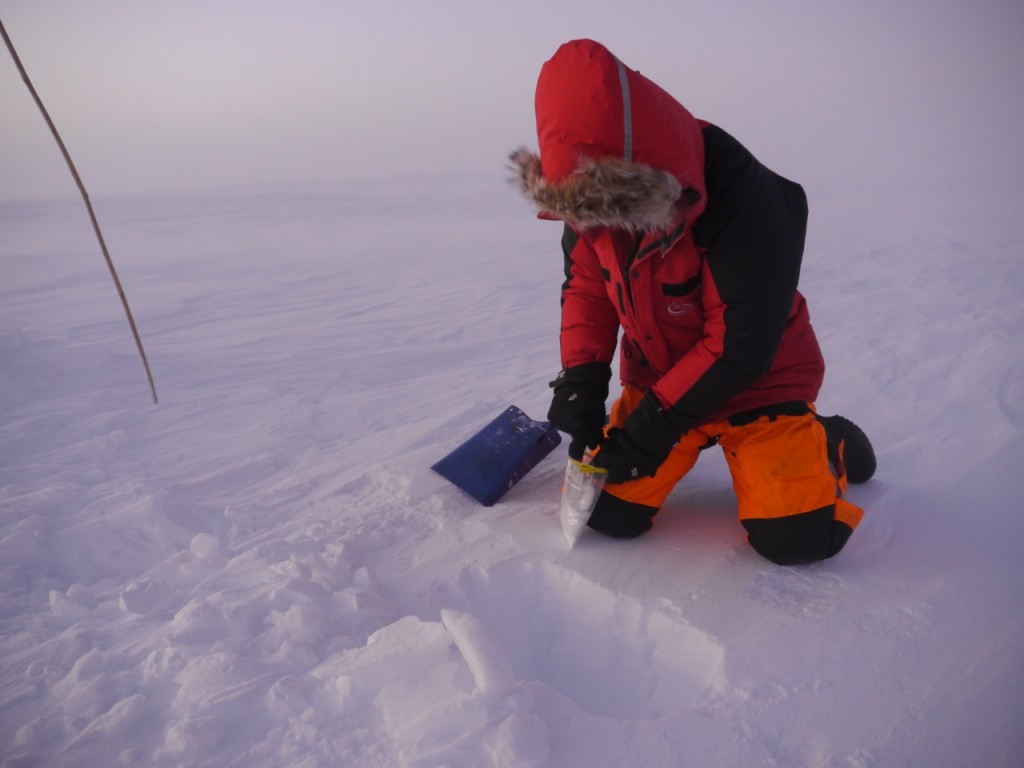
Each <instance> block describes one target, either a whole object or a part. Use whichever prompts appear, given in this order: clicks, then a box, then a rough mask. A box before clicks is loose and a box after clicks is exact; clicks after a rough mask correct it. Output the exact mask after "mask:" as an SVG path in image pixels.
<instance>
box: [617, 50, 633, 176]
mask: <svg viewBox="0 0 1024 768" xmlns="http://www.w3.org/2000/svg"><path fill="white" fill-rule="evenodd" d="M618 63H619V85H621V86H622V136H623V148H622V159H623V160H632V159H633V108H632V106H631V104H630V101H629V79H628V78H627V77H626V65H625V64H623V63H622V62H621V61H619V62H618Z"/></svg>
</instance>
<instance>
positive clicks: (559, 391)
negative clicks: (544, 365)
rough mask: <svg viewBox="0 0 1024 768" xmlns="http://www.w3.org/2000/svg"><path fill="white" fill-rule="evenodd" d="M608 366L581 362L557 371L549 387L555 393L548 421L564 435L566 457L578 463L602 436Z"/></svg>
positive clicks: (609, 371)
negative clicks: (567, 448)
mask: <svg viewBox="0 0 1024 768" xmlns="http://www.w3.org/2000/svg"><path fill="white" fill-rule="evenodd" d="M611 377H612V369H611V366H610V365H608V363H584V364H582V365H574V366H573V367H572V368H566V369H565V370H563V371H560V372H559V374H558V377H557V378H556V379H555V380H554V381H552V382H551V384H550V386H551V387H552V389H554V390H555V395H554V397H553V398H552V399H551V407H550V408H549V409H548V421H550V422H551V423H552V424H553V425H554V426H555V427H556V428H557V429H558V430H559V431H561V432H566V433H567V434H568V435H569V436H570V437H571V440H570V442H569V455H570V456H571V457H572V458H574V459H576V460H577V461H580V460H582V459H583V452H584V451H585V450H586V449H587V448H596V447H597V445H598V443H600V442H601V439H602V438H603V437H604V423H605V412H604V402H605V400H607V399H608V380H609V379H611Z"/></svg>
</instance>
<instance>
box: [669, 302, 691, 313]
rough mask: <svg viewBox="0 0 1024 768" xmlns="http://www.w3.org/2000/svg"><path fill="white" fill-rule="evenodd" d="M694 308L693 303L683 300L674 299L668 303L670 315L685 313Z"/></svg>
mask: <svg viewBox="0 0 1024 768" xmlns="http://www.w3.org/2000/svg"><path fill="white" fill-rule="evenodd" d="M692 310H693V304H687V303H685V302H682V301H673V302H672V303H671V304H669V305H668V313H669V314H670V315H685V314H687V313H689V312H690V311H692Z"/></svg>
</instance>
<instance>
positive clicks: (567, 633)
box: [445, 561, 726, 720]
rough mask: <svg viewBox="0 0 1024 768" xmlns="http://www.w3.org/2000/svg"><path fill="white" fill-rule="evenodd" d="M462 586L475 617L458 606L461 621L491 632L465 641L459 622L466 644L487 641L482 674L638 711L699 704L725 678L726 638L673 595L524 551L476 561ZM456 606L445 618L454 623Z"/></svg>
mask: <svg viewBox="0 0 1024 768" xmlns="http://www.w3.org/2000/svg"><path fill="white" fill-rule="evenodd" d="M458 591H459V592H461V599H462V601H463V602H464V604H463V605H460V606H459V610H460V611H462V612H463V613H464V614H466V615H468V616H470V617H472V621H470V620H469V619H467V618H465V617H464V616H463V615H461V614H460V615H459V616H460V618H459V621H460V622H461V625H462V628H463V629H464V631H465V632H466V634H467V635H469V634H471V635H472V637H473V638H475V639H479V638H481V637H483V638H486V642H484V643H482V644H481V642H479V641H478V642H474V643H469V642H465V641H461V642H460V637H459V636H460V632H459V631H458V630H457V629H456V631H454V632H453V634H454V635H455V636H456V639H457V642H459V645H460V647H462V646H463V645H471V646H472V647H474V648H476V649H478V650H479V649H480V648H484V649H485V650H486V652H485V653H484V652H480V653H478V654H477V660H476V663H475V664H471V667H474V673H475V674H476V675H477V677H478V684H479V683H480V682H482V681H486V682H485V685H488V684H495V685H496V686H497V687H507V686H508V685H509V677H510V676H514V677H516V678H518V679H520V680H531V681H539V682H541V683H544V684H546V685H548V686H550V687H552V688H554V689H556V690H557V691H559V692H560V693H561V694H563V695H564V696H567V697H568V698H570V699H571V700H572V701H574V702H575V703H576V705H577V706H579V707H580V709H582V710H584V711H586V712H589V713H590V714H593V715H597V716H602V717H610V718H617V719H630V720H642V719H656V718H659V717H661V716H662V715H664V714H666V713H668V712H671V711H673V710H678V709H692V708H695V707H697V706H700V705H701V704H702V703H703V702H704V701H705V700H706V699H707V697H709V696H711V695H713V694H716V693H720V692H722V691H724V690H725V688H726V686H725V674H724V668H725V653H724V650H723V648H722V646H721V645H720V644H719V643H718V642H717V641H716V640H715V639H714V638H712V637H710V636H709V635H707V634H705V633H704V632H701V631H700V630H698V629H696V628H694V627H693V626H691V625H690V624H689V623H687V622H686V620H685V619H684V618H683V617H682V616H681V615H680V614H679V613H678V611H677V609H676V608H675V607H674V606H672V605H671V604H669V603H668V602H667V601H662V600H653V601H652V600H640V599H637V598H633V597H630V596H627V595H623V594H620V593H616V592H614V591H612V590H609V589H607V588H605V587H603V586H601V585H599V584H596V583H595V582H593V581H589V580H587V579H585V578H583V577H582V576H580V575H579V574H577V573H575V572H573V571H570V570H566V569H563V568H560V567H557V566H553V565H550V564H547V563H531V562H524V561H512V562H507V563H502V564H499V565H497V566H495V567H493V568H491V569H489V570H484V569H479V568H473V569H469V570H467V571H465V572H464V573H463V574H462V577H461V578H460V580H459V584H458ZM453 597H456V599H458V597H457V596H455V595H453ZM454 615H455V614H448V616H449V618H446V619H445V623H446V625H447V624H455V622H453V621H452V620H451V619H450V617H451V616H454ZM470 655H471V657H473V654H472V653H471V654H470ZM494 659H499V660H500V661H498V662H495V661H493V660H494ZM506 659H507V662H506ZM506 663H507V664H510V665H511V672H509V671H507V670H506V669H505V664H506ZM481 687H483V686H481Z"/></svg>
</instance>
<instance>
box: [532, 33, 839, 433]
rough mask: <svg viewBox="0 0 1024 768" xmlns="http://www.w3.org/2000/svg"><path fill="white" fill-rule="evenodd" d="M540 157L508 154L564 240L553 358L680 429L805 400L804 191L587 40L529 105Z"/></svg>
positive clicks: (812, 361) (817, 372)
mask: <svg viewBox="0 0 1024 768" xmlns="http://www.w3.org/2000/svg"><path fill="white" fill-rule="evenodd" d="M536 111H537V135H538V139H539V143H540V156H539V158H538V157H537V156H536V155H532V154H530V153H528V152H526V151H525V150H520V151H519V152H517V153H515V154H514V155H513V158H512V159H513V162H514V163H515V164H516V165H517V166H518V167H519V173H520V178H521V183H522V186H523V190H524V192H525V193H526V194H527V196H528V197H530V198H531V199H532V200H533V201H534V202H535V203H536V204H537V205H538V207H539V208H540V210H541V215H542V217H544V218H557V219H561V220H563V221H565V222H566V225H565V232H564V234H563V237H562V246H563V252H564V256H565V275H566V280H565V283H564V284H563V289H562V326H561V337H560V338H561V356H562V365H563V367H565V368H570V367H573V366H576V365H580V364H583V363H592V362H605V363H610V362H611V360H612V356H613V355H614V351H615V348H616V345H617V341H618V335H619V330H620V328H621V331H622V342H621V350H620V366H619V368H620V370H619V373H620V378H621V379H622V382H623V383H624V384H629V385H633V386H635V387H638V388H640V389H645V390H647V389H650V390H652V391H653V393H654V394H655V395H656V396H657V397H658V399H659V400H660V401H661V403H662V404H663V405H664V406H665V407H667V408H670V409H671V412H672V414H673V417H674V422H675V423H676V424H677V425H679V426H680V427H682V428H683V429H684V430H685V429H689V428H691V427H693V426H697V425H699V424H704V423H708V422H711V421H716V420H719V419H721V418H724V417H726V416H728V415H730V414H733V413H736V412H739V411H746V410H752V409H756V408H760V407H763V406H767V405H774V404H778V403H784V402H790V401H804V402H813V401H814V400H815V399H816V397H817V395H818V390H819V388H820V386H821V382H822V378H823V375H824V362H823V359H822V356H821V351H820V349H819V347H818V342H817V340H816V338H815V335H814V331H813V329H812V328H811V324H810V319H809V316H808V312H807V305H806V302H805V301H804V298H803V296H802V295H801V294H800V293H799V292H798V291H797V281H798V278H799V274H800V262H801V258H802V255H803V246H804V234H805V230H806V222H807V202H806V197H805V196H804V192H803V190H802V188H801V187H800V186H799V185H798V184H796V183H794V182H792V181H789V180H787V179H784V178H782V177H781V176H779V175H777V174H775V173H773V172H772V171H770V170H769V169H767V168H766V167H765V166H763V165H761V163H759V162H758V161H757V160H756V159H755V158H754V157H753V155H751V154H750V152H748V151H747V150H746V149H745V148H744V147H743V146H742V145H740V144H739V142H737V141H736V140H735V139H733V138H732V137H731V136H729V135H728V134H727V133H726V132H725V131H723V130H722V129H720V128H718V127H716V126H714V125H711V124H709V123H707V122H704V121H699V120H697V119H695V118H694V117H693V116H692V115H691V114H690V113H689V112H688V111H687V110H686V108H685V107H683V106H682V105H681V104H680V103H679V102H678V101H676V100H675V99H674V98H673V97H672V96H670V95H669V94H668V93H666V92H665V91H664V90H662V89H661V88H659V87H658V86H657V85H656V84H654V83H653V82H651V81H650V80H648V79H647V78H646V77H644V76H643V75H641V74H640V73H639V72H637V71H635V70H632V69H629V68H628V67H626V66H624V65H623V64H622V63H621V62H620V61H619V60H618V59H617V58H616V57H615V56H613V55H612V54H611V52H609V51H608V49H607V48H605V47H604V46H602V45H600V44H599V43H596V42H594V41H591V40H575V41H572V42H569V43H566V44H565V45H563V46H561V47H560V48H559V49H558V51H557V52H556V53H555V55H554V56H553V57H552V58H551V59H550V60H549V61H547V62H546V63H545V64H544V66H543V68H542V70H541V73H540V78H539V80H538V83H537V92H536Z"/></svg>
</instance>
